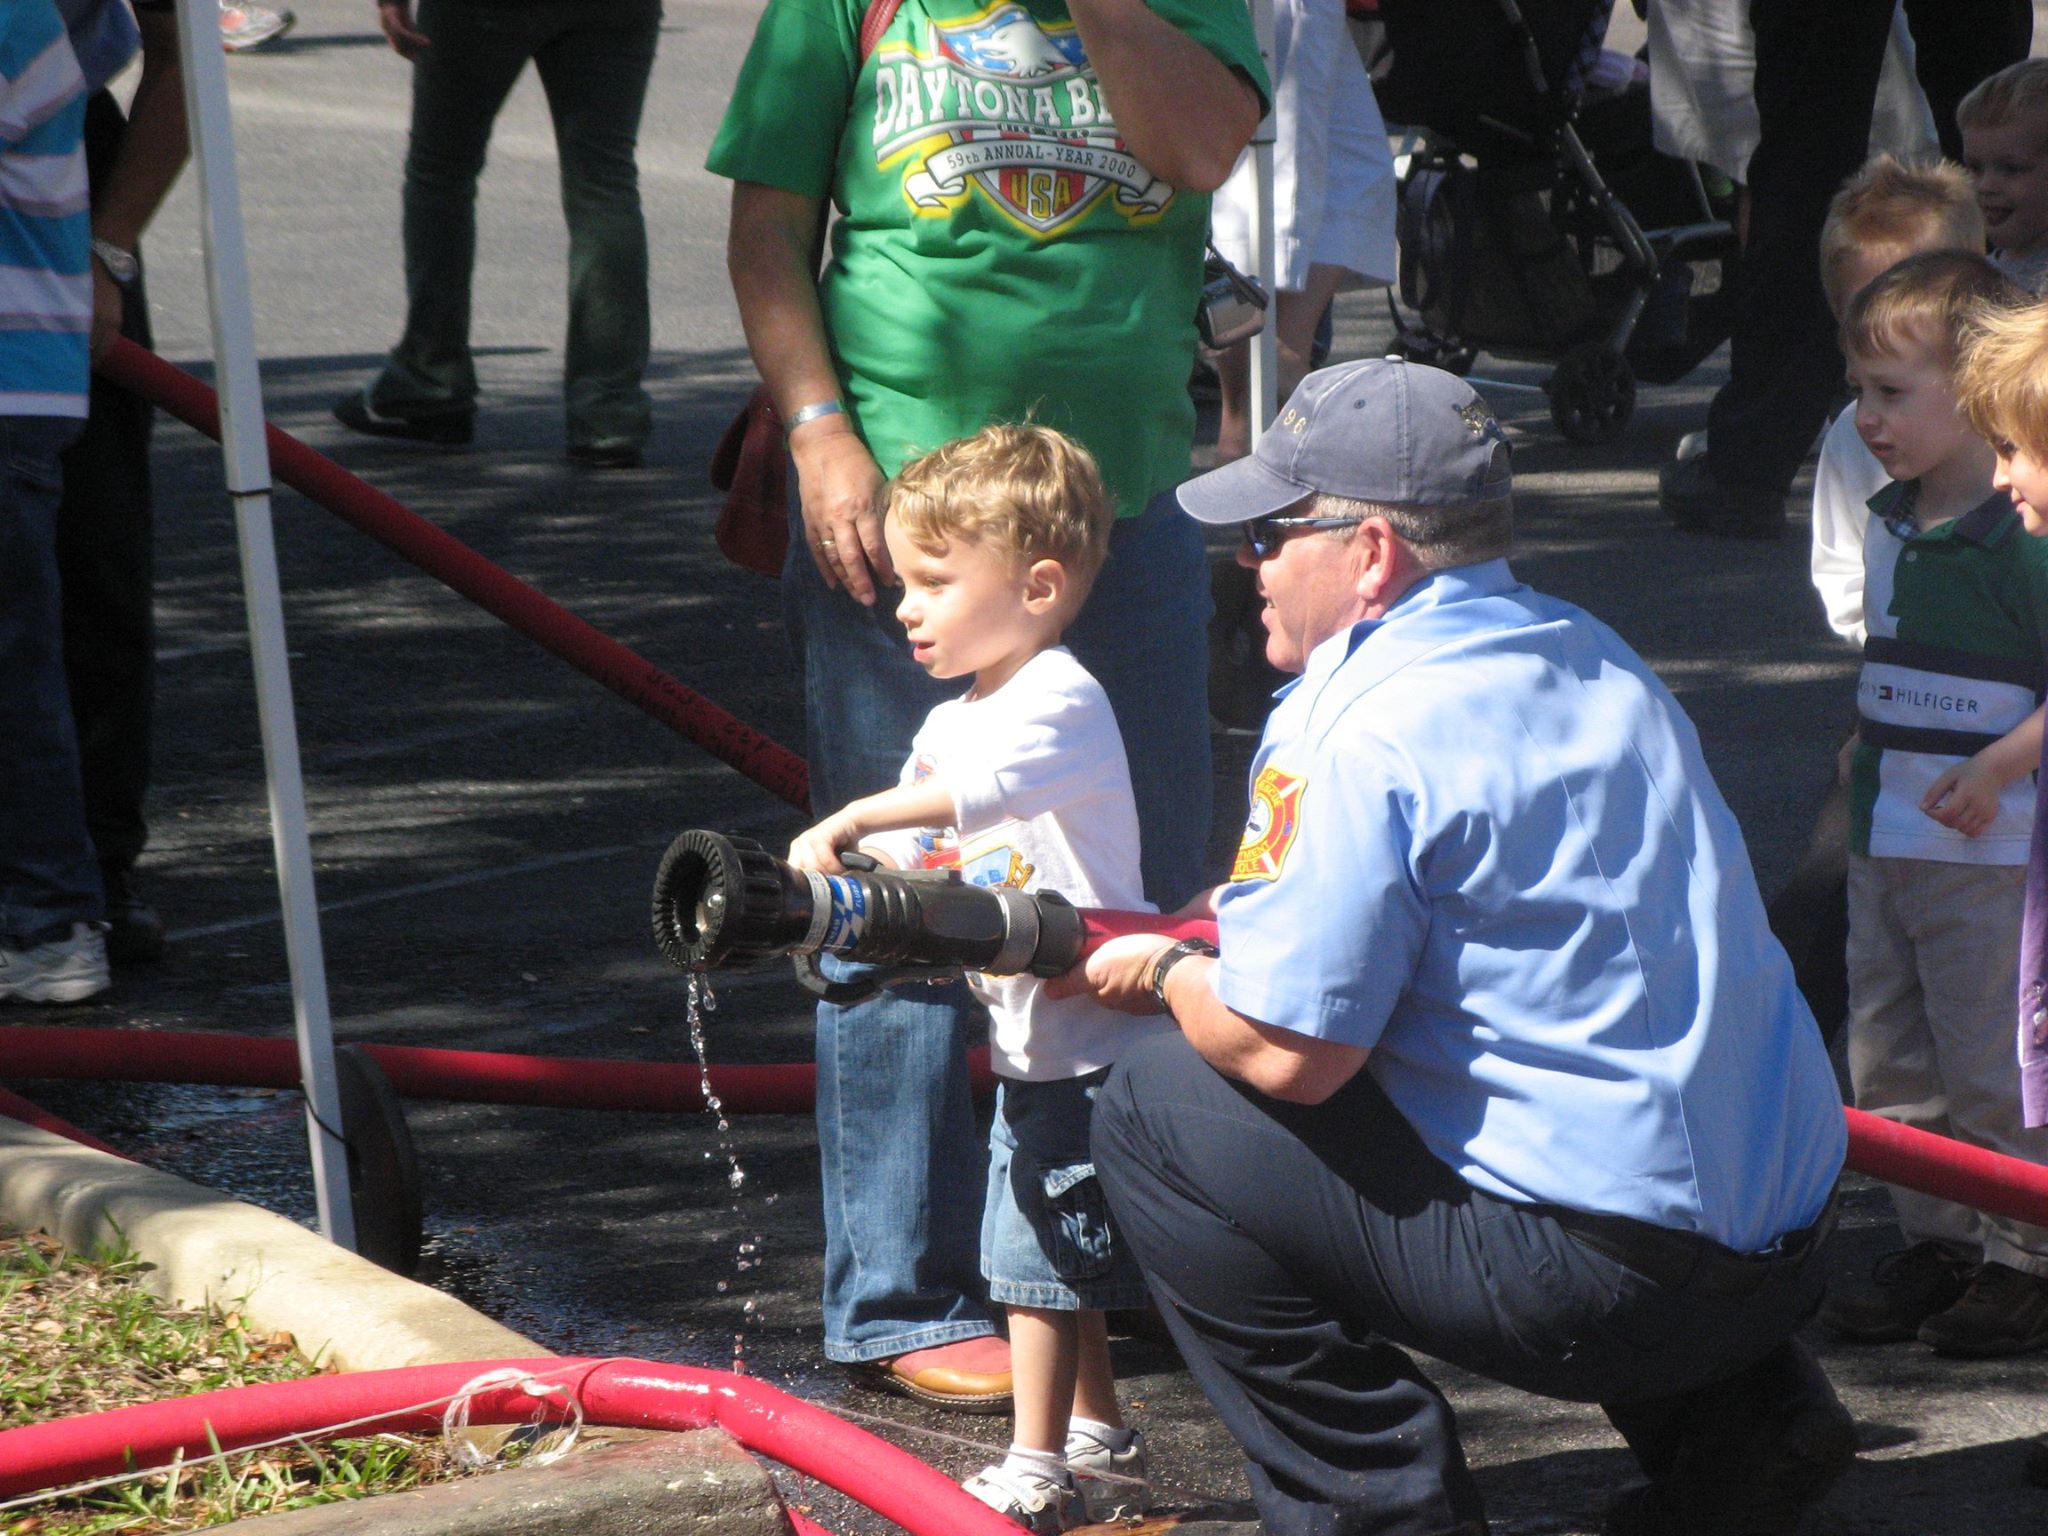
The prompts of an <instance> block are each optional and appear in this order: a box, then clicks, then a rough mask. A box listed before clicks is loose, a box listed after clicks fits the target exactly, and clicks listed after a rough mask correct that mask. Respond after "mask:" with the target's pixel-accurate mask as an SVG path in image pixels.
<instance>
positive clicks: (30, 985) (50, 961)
mask: <svg viewBox="0 0 2048 1536" xmlns="http://www.w3.org/2000/svg"><path fill="white" fill-rule="evenodd" d="M113 984H114V982H113V977H112V976H111V975H110V974H109V973H108V970H107V940H106V935H105V934H103V933H101V932H100V929H99V925H98V924H96V923H73V924H72V925H71V936H70V937H69V938H65V939H50V940H48V941H46V942H44V943H41V944H31V945H29V946H28V947H27V948H24V949H15V948H12V947H10V946H8V945H6V944H0V1002H6V1001H8V1000H10V999H11V1000H13V1001H15V1002H21V1003H82V1002H84V1001H85V1000H86V999H87V998H88V997H96V996H98V995H99V994H100V993H102V992H104V991H106V990H107V988H108V987H110V986H112V985H113Z"/></svg>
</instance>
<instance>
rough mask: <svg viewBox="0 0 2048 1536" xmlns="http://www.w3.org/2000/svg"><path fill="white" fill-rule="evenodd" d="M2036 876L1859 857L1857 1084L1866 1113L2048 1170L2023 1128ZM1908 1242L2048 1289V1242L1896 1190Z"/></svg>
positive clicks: (2042, 1140) (2044, 1151)
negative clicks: (2007, 1268)
mask: <svg viewBox="0 0 2048 1536" xmlns="http://www.w3.org/2000/svg"><path fill="white" fill-rule="evenodd" d="M2025 885H2026V870H2025V869H2023V868H2021V867H2019V866H2015V865H1989V866H1987V865H1979V864H1941V863H1935V862H1932V861H1930V860H1924V859H1873V858H1866V857H1864V856H1862V855H1860V854H1851V855H1850V857H1849V1078H1850V1081H1851V1083H1852V1084H1853V1085H1854V1087H1855V1092H1856V1107H1857V1108H1858V1109H1862V1110H1866V1111H1868V1112H1869V1113H1871V1114H1873V1115H1881V1116H1883V1117H1884V1118H1885V1119H1887V1120H1894V1121H1897V1122H1898V1123H1899V1124H1901V1125H1910V1126H1913V1127H1915V1128H1916V1129H1919V1130H1923V1131H1932V1132H1934V1133H1935V1134H1936V1135H1940V1136H1952V1137H1954V1138H1955V1139H1956V1140H1958V1141H1964V1142H1969V1143H1970V1144H1972V1145H1973V1146H1979V1147H1988V1148H1990V1149H1991V1150H1992V1151H1994V1152H2003V1153H2006V1154H2008V1155H2009V1156H2012V1157H2020V1158H2025V1159H2026V1160H2027V1161H2029V1162H2034V1163H2048V1130H2032V1131H2029V1130H2025V1129H2023V1128H2022V1127H2021V1124H2020V1084H2019V1063H2018V1061H2017V1059H2016V1057H2015V1054H2014V1048H2013V1016H2014V1009H2015V1008H2016V1006H2017V1002H2016V999H2017V996H2018V990H2019V981H2018V976H2019V939H2020V907H2021V901H2022V897H2023V894H2024V890H2025ZM1892 1202H1893V1204H1894V1206H1895V1207H1896V1208H1897V1210H1898V1213H1899V1226H1900V1228H1901V1230H1903V1231H1904V1233H1905V1235H1906V1240H1907V1241H1908V1242H1920V1241H1923V1240H1926V1239H1934V1240H1937V1241H1940V1242H1945V1243H1950V1244H1953V1245H1955V1246H1956V1247H1958V1248H1961V1249H1964V1250H1966V1251H1967V1252H1969V1253H1971V1254H1973V1255H1978V1256H1981V1257H1982V1258H1984V1259H1987V1260H1996V1261H1997V1262H1999V1263H2001V1264H2009V1265H2011V1266H2012V1267H2013V1268H2014V1269H2020V1270H2025V1271H2026V1272H2028V1273H2029V1274H2034V1275H2040V1276H2048V1230H2043V1229H2042V1228H2040V1227H2032V1226H2027V1225H2024V1224H2022V1223H2020V1222H2016V1221H2012V1220H2009V1219H2007V1218H2005V1217H2002V1216H1989V1215H1986V1214H1984V1213H1983V1212H1981V1211H1976V1210H1972V1209H1971V1208H1970V1207H1968V1206H1964V1205H1957V1204H1955V1203H1954V1202H1952V1201H1948V1200H1939V1199H1936V1198H1935V1197H1934V1196H1932V1195H1923V1194H1919V1193H1917V1192H1915V1191H1912V1190H1905V1189H1899V1188H1894V1189H1893V1190H1892Z"/></svg>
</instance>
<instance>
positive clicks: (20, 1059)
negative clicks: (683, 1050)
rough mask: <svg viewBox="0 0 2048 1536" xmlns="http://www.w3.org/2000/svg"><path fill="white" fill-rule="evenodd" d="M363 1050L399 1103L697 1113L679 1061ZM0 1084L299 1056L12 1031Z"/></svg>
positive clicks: (292, 1062) (267, 1067)
mask: <svg viewBox="0 0 2048 1536" xmlns="http://www.w3.org/2000/svg"><path fill="white" fill-rule="evenodd" d="M362 1049H363V1050H364V1051H365V1052H366V1053H367V1054H368V1055H369V1056H370V1057H371V1058H372V1059H374V1060H375V1061H376V1063H377V1065H378V1066H379V1067H381V1068H383V1070H384V1075H385V1076H386V1077H387V1078H389V1079H390V1080H391V1086H392V1087H393V1088H394V1089H396V1090H397V1092H398V1093H399V1094H400V1096H402V1097H404V1098H408V1099H446V1100H451V1101H455V1102H464V1103H477V1104H526V1105H532V1106H536V1107H540V1108H548V1109H617V1110H641V1111H648V1112H652V1113H656V1114H677V1113H689V1112H693V1111H696V1110H701V1109H702V1108H703V1107H704V1095H703V1093H702V1091H701V1089H700V1087H699V1082H698V1077H697V1068H696V1067H695V1066H694V1065H685V1064H683V1063H680V1062H669V1061H606V1060H602V1059H597V1058H591V1057H582V1058H578V1057H572V1056H513V1055H507V1054H504V1053H501V1052H497V1051H444V1050H431V1049H428V1048H426V1047H423V1046H413V1045H365V1046H363V1047H362ZM972 1066H973V1068H974V1085H975V1091H976V1092H977V1093H986V1092H987V1091H988V1089H989V1088H990V1087H991V1086H992V1085H993V1084H994V1081H995V1080H994V1078H993V1076H991V1074H990V1073H989V1070H988V1053H987V1052H986V1051H979V1052H977V1053H976V1054H975V1057H974V1059H973V1062H972ZM0 1077H5V1078H12V1079H26V1078H85V1079H89V1080H92V1081H98V1082H129V1083H212V1084H215V1085H216V1086H219V1087H224V1088H297V1087H298V1086H299V1057H298V1047H297V1045H296V1044H295V1043H294V1042H293V1041H292V1040H289V1039H286V1038H282V1037H257V1036H252V1035H227V1034H197V1033H182V1034H181V1033H178V1032H175V1031H172V1030H154V1029H149V1030H144V1029H79V1028H75V1027H71V1026H65V1025H36V1024H17V1025H13V1026H11V1027H9V1028H7V1029H4V1030H0ZM816 1081H817V1068H816V1067H814V1066H813V1065H812V1064H811V1063H809V1062H807V1061H804V1062H792V1063H789V1064H786V1065H781V1066H742V1067H713V1068H712V1069H711V1088H712V1091H713V1092H714V1093H716V1094H717V1095H718V1097H719V1100H720V1102H721V1103H723V1104H724V1106H725V1111H726V1113H727V1114H740V1115H806V1114H809V1113H810V1112H811V1109H812V1106H813V1104H814V1102H815V1084H816ZM0 1109H4V1106H0ZM16 1118H24V1117H21V1116H17V1117H16ZM60 1134H63V1133H61V1132H60Z"/></svg>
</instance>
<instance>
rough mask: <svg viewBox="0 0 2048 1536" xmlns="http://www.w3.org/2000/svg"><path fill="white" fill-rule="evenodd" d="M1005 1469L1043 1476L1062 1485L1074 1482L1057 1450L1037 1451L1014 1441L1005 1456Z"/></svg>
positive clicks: (1047, 1480) (1027, 1475)
mask: <svg viewBox="0 0 2048 1536" xmlns="http://www.w3.org/2000/svg"><path fill="white" fill-rule="evenodd" d="M1003 1470H1004V1471H1005V1472H1020V1473H1022V1474H1023V1475H1025V1476H1026V1477H1037V1478H1043V1479H1044V1480H1045V1481H1046V1482H1048V1483H1058V1484H1060V1485H1061V1486H1062V1487H1066V1486H1070V1485H1071V1484H1072V1482H1073V1479H1072V1477H1071V1476H1070V1475H1069V1473H1068V1472H1067V1464H1066V1462H1065V1461H1064V1460H1062V1459H1061V1457H1060V1454H1059V1453H1058V1452H1057V1451H1037V1450H1033V1449H1032V1448H1031V1447H1030V1446H1028V1445H1017V1444H1014V1443H1013V1444H1012V1445H1011V1446H1010V1449H1009V1452H1008V1454H1007V1455H1005V1456H1004V1457H1003Z"/></svg>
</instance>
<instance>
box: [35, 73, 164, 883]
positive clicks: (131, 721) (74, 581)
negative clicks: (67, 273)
mask: <svg viewBox="0 0 2048 1536" xmlns="http://www.w3.org/2000/svg"><path fill="white" fill-rule="evenodd" d="M126 128H127V124H126V121H125V120H124V119H123V118H122V116H121V109H120V108H119V107H117V106H116V105H114V101H113V98H112V97H111V96H109V95H108V94H107V93H106V92H104V91H102V92H100V93H99V94H98V95H96V96H95V97H93V99H92V100H91V101H90V102H89V103H88V104H87V106H86V113H85V145H86V149H85V153H86V161H87V164H88V166H89V167H90V170H91V173H92V177H93V183H94V185H95V186H101V185H103V184H104V181H105V178H106V176H107V175H108V173H109V170H110V169H111V167H112V165H113V163H114V161H115V159H116V157H117V156H118V155H119V153H120V149H121V144H122V141H123V139H124V138H125V136H126ZM121 334H122V335H123V336H125V337H127V338H128V339H129V340H130V341H132V342H135V343H136V344H137V345H138V346H144V347H147V346H150V345H151V341H150V331H149V301H148V298H147V296H146V295H145V294H144V292H143V285H142V279H141V278H140V277H138V278H137V279H136V282H135V284H134V285H133V286H132V287H131V288H129V290H128V291H127V292H126V293H124V294H123V295H122V303H121ZM154 416H155V411H154V408H153V407H152V406H151V405H150V404H149V402H148V401H147V400H144V399H143V398H142V397H141V396H140V395H135V394H130V393H129V392H128V391H127V390H125V389H123V388H121V387H120V386H119V385H116V384H110V383H108V382H107V381H106V380H105V379H103V378H101V377H100V376H99V375H98V374H94V375H93V381H92V407H91V414H90V415H89V416H88V417H87V418H86V422H85V429H84V431H83V432H82V433H81V434H80V435H79V437H78V440H77V441H76V442H74V443H73V444H72V445H71V446H70V447H69V448H67V449H66V450H65V451H64V501H63V505H62V507H61V508H60V510H59V511H58V514H57V569H58V571H59V573H60V575H61V576H62V578H63V583H64V670H65V674H66V676H67V677H68V679H69V681H70V688H71V715H72V720H73V723H74V724H75V725H76V727H77V731H78V757H79V769H80V772H81V774H82V775H83V777H84V780H85V822H86V827H87V830H88V831H90V832H91V834H92V842H93V848H94V849H95V850H96V851H97V852H98V854H99V858H100V863H101V865H102V866H103V867H107V868H113V869H127V868H128V867H129V866H131V865H132V864H134V863H135V860H136V858H137V856H139V855H140V854H141V852H142V848H143V844H144V843H145V842H146V841H147V840H148V837H149V827H148V823H147V822H146V820H145V819H144V814H143V802H144V799H145V797H146V795H147V793H148V790H149V769H150V756H151V741H152V737H153V734H154V724H155V713H156V616H155V606H154V605H155V510H154V506H153V503H152V501H151V495H150V472H149V439H150V431H151V423H152V421H153V419H154Z"/></svg>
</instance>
